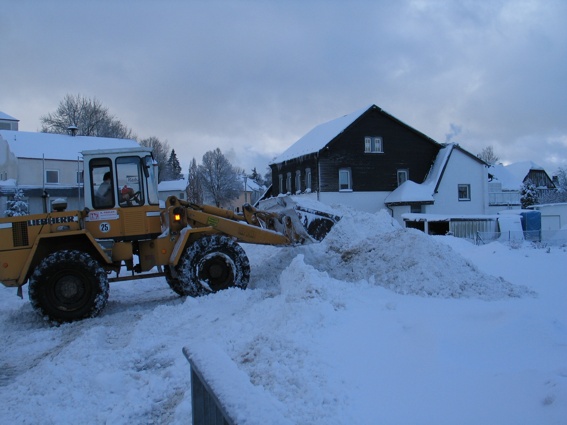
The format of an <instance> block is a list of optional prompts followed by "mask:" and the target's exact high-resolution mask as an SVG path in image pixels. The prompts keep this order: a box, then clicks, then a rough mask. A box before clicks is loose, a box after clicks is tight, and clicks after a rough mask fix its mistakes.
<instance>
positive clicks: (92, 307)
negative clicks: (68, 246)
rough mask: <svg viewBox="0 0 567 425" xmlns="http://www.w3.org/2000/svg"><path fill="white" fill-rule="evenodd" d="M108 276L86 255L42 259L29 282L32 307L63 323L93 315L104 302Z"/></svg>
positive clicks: (71, 253)
mask: <svg viewBox="0 0 567 425" xmlns="http://www.w3.org/2000/svg"><path fill="white" fill-rule="evenodd" d="M108 291H109V286H108V277H107V275H106V272H105V270H104V269H103V268H102V267H101V266H100V265H99V263H98V262H97V261H96V260H94V259H93V258H92V257H91V256H90V255H89V254H87V253H85V252H81V251H75V250H63V251H57V252H55V253H53V254H51V255H49V256H48V257H46V258H44V259H43V261H41V263H39V265H38V266H37V267H36V269H35V271H34V273H33V274H32V276H31V277H30V280H29V297H30V301H31V304H32V306H33V308H34V309H35V310H36V311H37V312H38V313H39V314H40V315H41V316H42V317H47V318H48V319H49V320H51V321H54V322H57V323H64V322H73V321H76V320H81V319H86V318H89V317H95V316H97V315H98V314H99V313H100V312H101V311H102V310H103V309H104V307H105V306H106V302H107V301H108Z"/></svg>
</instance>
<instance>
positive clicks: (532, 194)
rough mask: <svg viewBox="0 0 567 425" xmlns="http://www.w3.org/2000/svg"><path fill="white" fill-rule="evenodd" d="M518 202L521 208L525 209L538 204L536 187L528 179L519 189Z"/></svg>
mask: <svg viewBox="0 0 567 425" xmlns="http://www.w3.org/2000/svg"><path fill="white" fill-rule="evenodd" d="M520 202H521V204H522V208H527V207H529V206H530V205H535V204H537V203H538V194H537V189H536V186H535V184H533V183H532V181H531V180H529V179H528V180H526V182H525V183H524V184H522V188H521V189H520Z"/></svg>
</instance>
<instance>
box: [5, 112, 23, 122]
mask: <svg viewBox="0 0 567 425" xmlns="http://www.w3.org/2000/svg"><path fill="white" fill-rule="evenodd" d="M0 120H4V121H16V122H18V121H20V120H19V119H16V118H14V117H12V116H10V115H8V114H5V113H4V112H2V111H0Z"/></svg>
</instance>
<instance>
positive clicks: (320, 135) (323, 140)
mask: <svg viewBox="0 0 567 425" xmlns="http://www.w3.org/2000/svg"><path fill="white" fill-rule="evenodd" d="M374 106H375V105H369V106H365V107H364V108H362V109H359V110H357V111H355V112H353V113H351V114H348V115H345V116H342V117H340V118H336V119H334V120H332V121H329V122H326V123H324V124H320V125H318V126H317V127H315V128H314V129H313V130H311V131H310V132H309V133H307V134H306V135H305V136H303V137H302V138H301V139H299V140H298V141H297V142H295V143H294V144H293V145H291V146H290V147H289V148H288V149H287V150H286V151H285V152H284V153H282V154H281V155H280V156H278V157H277V158H275V159H274V160H273V161H272V162H271V164H278V163H280V162H284V161H288V160H290V159H293V158H297V157H300V156H303V155H308V154H311V153H315V152H319V151H320V150H321V149H323V148H324V147H325V146H326V145H327V144H328V143H329V142H330V141H331V140H333V139H334V138H335V137H337V136H338V135H339V134H341V133H342V132H343V131H344V130H345V129H346V128H347V127H348V126H349V125H351V124H352V123H353V122H354V121H356V120H357V119H358V118H359V117H360V116H361V115H362V114H363V113H365V112H366V111H367V110H369V109H370V108H372V107H374Z"/></svg>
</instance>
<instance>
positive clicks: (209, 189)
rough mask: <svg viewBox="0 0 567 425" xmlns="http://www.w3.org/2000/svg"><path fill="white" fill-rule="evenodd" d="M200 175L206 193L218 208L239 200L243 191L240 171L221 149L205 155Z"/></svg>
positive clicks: (200, 167)
mask: <svg viewBox="0 0 567 425" xmlns="http://www.w3.org/2000/svg"><path fill="white" fill-rule="evenodd" d="M199 175H200V177H201V184H202V186H203V189H204V191H205V192H206V193H207V194H208V195H209V196H210V197H211V198H212V200H213V202H214V204H215V205H216V206H217V207H222V206H225V205H228V204H230V201H232V200H234V199H237V198H238V196H239V195H240V191H241V189H242V187H241V185H242V183H241V181H240V178H239V177H240V176H239V170H237V169H236V168H235V167H233V166H232V164H231V163H230V162H229V161H228V159H226V157H225V156H224V155H223V154H222V152H221V150H220V149H219V148H216V149H215V150H214V151H208V152H206V153H205V155H203V163H202V165H200V166H199Z"/></svg>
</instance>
